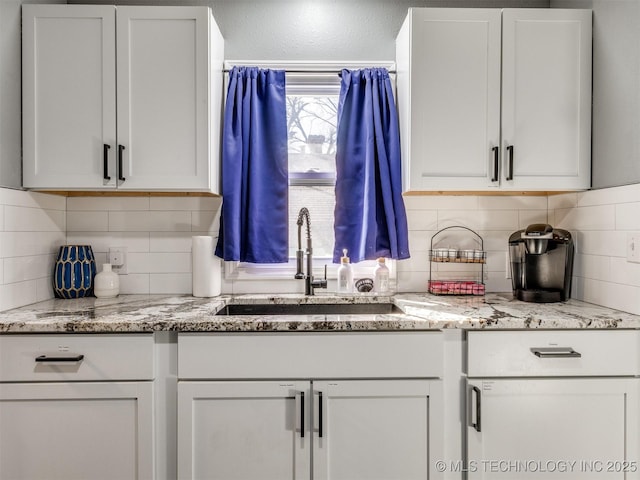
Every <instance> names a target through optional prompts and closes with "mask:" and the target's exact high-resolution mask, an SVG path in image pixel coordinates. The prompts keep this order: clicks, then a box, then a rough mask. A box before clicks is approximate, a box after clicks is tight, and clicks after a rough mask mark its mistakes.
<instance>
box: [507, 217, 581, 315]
mask: <svg viewBox="0 0 640 480" xmlns="http://www.w3.org/2000/svg"><path fill="white" fill-rule="evenodd" d="M573 251H574V245H573V239H572V238H571V234H570V233H569V232H568V231H566V230H561V229H559V228H553V227H552V226H551V225H547V224H544V223H536V224H533V225H529V226H528V227H527V228H525V229H524V230H518V231H517V232H514V233H512V234H511V236H510V237H509V257H510V260H511V279H512V280H511V281H512V284H513V295H514V296H515V297H516V298H517V299H518V300H524V301H525V302H537V303H546V302H564V301H565V300H567V299H569V297H570V296H571V276H572V274H573Z"/></svg>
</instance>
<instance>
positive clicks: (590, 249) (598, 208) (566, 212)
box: [549, 184, 640, 314]
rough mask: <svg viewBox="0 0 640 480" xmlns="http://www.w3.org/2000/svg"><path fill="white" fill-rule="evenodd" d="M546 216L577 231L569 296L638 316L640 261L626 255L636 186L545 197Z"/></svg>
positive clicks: (638, 198)
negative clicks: (639, 262) (632, 259)
mask: <svg viewBox="0 0 640 480" xmlns="http://www.w3.org/2000/svg"><path fill="white" fill-rule="evenodd" d="M549 220H550V221H551V222H554V224H555V226H558V227H561V228H565V229H567V230H570V231H572V232H575V233H576V234H577V240H576V262H575V266H574V279H573V280H574V282H573V297H574V298H577V299H580V300H584V301H586V302H590V303H596V304H598V305H604V306H606V307H611V308H616V309H619V310H624V311H626V312H630V313H635V314H640V264H638V263H630V262H627V258H626V257H627V243H628V235H629V234H630V233H632V232H640V184H636V185H627V186H623V187H614V188H605V189H602V190H590V191H588V192H580V193H567V194H564V195H557V196H552V197H549Z"/></svg>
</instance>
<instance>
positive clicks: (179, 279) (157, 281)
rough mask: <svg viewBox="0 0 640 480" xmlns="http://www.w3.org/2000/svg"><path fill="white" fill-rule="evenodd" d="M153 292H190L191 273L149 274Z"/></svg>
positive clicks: (182, 293)
mask: <svg viewBox="0 0 640 480" xmlns="http://www.w3.org/2000/svg"><path fill="white" fill-rule="evenodd" d="M149 281H150V290H151V293H152V294H163V293H166V294H181V295H184V294H190V293H191V291H192V290H191V274H190V273H189V274H185V273H152V274H151V275H149Z"/></svg>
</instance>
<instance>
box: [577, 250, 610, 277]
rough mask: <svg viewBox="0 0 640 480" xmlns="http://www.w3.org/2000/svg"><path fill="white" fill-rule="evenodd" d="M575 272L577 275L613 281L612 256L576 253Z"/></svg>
mask: <svg viewBox="0 0 640 480" xmlns="http://www.w3.org/2000/svg"><path fill="white" fill-rule="evenodd" d="M573 274H574V275H575V276H577V277H584V278H591V279H595V280H603V281H611V257H606V256H601V255H581V254H578V255H575V257H574V264H573Z"/></svg>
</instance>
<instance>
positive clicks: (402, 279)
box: [398, 272, 429, 293]
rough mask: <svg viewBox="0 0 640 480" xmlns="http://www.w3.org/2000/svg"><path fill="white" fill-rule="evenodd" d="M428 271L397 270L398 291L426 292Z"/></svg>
mask: <svg viewBox="0 0 640 480" xmlns="http://www.w3.org/2000/svg"><path fill="white" fill-rule="evenodd" d="M428 280H429V272H398V292H400V293H412V292H416V293H418V292H422V293H424V292H426V291H427V282H428Z"/></svg>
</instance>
